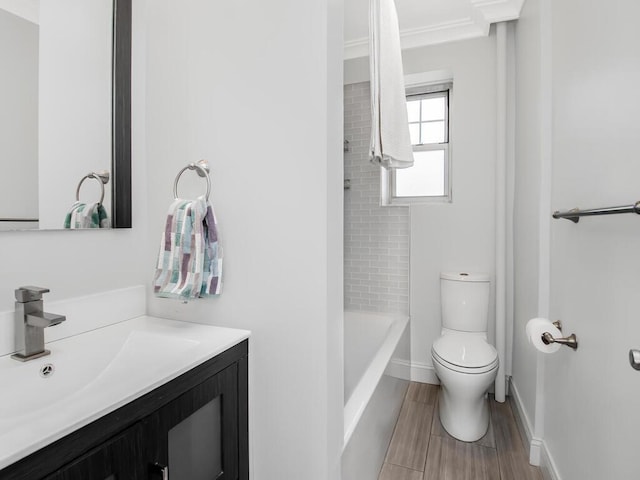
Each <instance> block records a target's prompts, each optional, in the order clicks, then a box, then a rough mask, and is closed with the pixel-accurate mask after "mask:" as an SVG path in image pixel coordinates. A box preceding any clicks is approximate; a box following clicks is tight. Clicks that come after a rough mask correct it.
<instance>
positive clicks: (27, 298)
mask: <svg viewBox="0 0 640 480" xmlns="http://www.w3.org/2000/svg"><path fill="white" fill-rule="evenodd" d="M50 291H51V290H49V289H48V288H44V287H34V286H26V287H20V288H17V289H16V291H15V294H16V301H18V302H22V303H24V302H33V301H35V300H42V294H43V293H47V292H50Z"/></svg>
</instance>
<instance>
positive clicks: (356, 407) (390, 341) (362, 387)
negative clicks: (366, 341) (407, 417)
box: [342, 316, 409, 451]
mask: <svg viewBox="0 0 640 480" xmlns="http://www.w3.org/2000/svg"><path fill="white" fill-rule="evenodd" d="M408 324H409V317H408V316H407V317H396V319H395V320H394V323H393V324H392V325H391V327H390V331H389V334H388V335H387V337H386V339H385V341H384V344H383V345H382V347H381V348H380V350H379V353H378V354H377V355H376V357H375V358H374V359H373V361H372V362H371V365H370V366H369V368H368V369H367V371H366V372H365V374H364V376H363V377H362V378H361V379H360V381H359V382H358V384H357V386H356V388H355V390H354V391H359V392H361V393H362V394H361V395H352V396H351V398H349V400H348V401H347V404H346V405H345V407H344V443H343V447H342V448H343V451H344V448H346V446H347V444H348V443H349V440H350V439H351V436H352V435H353V432H354V430H355V428H356V426H357V425H358V422H359V421H360V418H361V417H362V414H363V413H364V410H365V408H366V407H367V403H368V401H369V398H371V396H372V395H373V392H374V391H375V389H376V387H377V385H378V381H379V379H380V378H381V377H382V375H383V374H384V372H385V370H386V369H387V365H388V364H389V362H390V360H391V357H392V355H393V352H394V351H395V349H396V345H397V344H398V342H399V340H400V337H401V336H402V334H403V333H404V331H405V329H406V328H407V325H408Z"/></svg>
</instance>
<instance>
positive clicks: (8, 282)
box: [0, 0, 152, 314]
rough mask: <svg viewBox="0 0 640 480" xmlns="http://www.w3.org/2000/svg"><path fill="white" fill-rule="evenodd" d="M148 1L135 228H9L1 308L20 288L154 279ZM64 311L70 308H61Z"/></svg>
mask: <svg viewBox="0 0 640 480" xmlns="http://www.w3.org/2000/svg"><path fill="white" fill-rule="evenodd" d="M144 4H145V3H144V0H136V1H135V2H134V19H133V21H134V28H133V32H134V34H133V35H134V37H133V79H132V81H133V90H134V94H133V105H132V110H133V118H132V121H133V145H132V156H133V172H132V175H133V185H134V187H133V225H134V227H133V228H132V229H130V230H109V231H74V232H69V231H58V232H43V231H38V232H3V233H1V234H0V252H2V253H0V262H1V263H2V270H1V271H2V274H0V311H8V310H12V309H13V302H14V295H13V291H14V289H15V288H17V287H19V286H21V285H38V286H44V287H49V288H51V293H48V294H47V295H46V296H45V306H46V305H47V301H54V300H60V299H66V298H71V297H77V296H80V295H85V294H89V293H95V292H101V291H104V290H110V289H115V288H121V287H126V286H131V285H139V284H148V282H149V281H150V279H151V278H152V274H151V272H149V268H148V266H147V264H146V262H145V254H144V252H146V251H148V242H147V220H146V216H147V215H146V214H147V209H146V205H147V200H146V195H147V186H146V185H147V184H146V166H145V151H144V150H145V143H144V115H145V108H144V100H145V98H144V89H145V86H144V70H141V68H143V66H144V18H143V16H144ZM56 313H61V314H64V313H65V312H56Z"/></svg>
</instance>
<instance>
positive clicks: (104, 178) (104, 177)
mask: <svg viewBox="0 0 640 480" xmlns="http://www.w3.org/2000/svg"><path fill="white" fill-rule="evenodd" d="M109 176H110V175H109V172H108V171H107V170H101V171H99V172H90V173H87V174H86V175H85V176H84V177H82V178H81V179H80V183H78V188H76V201H77V202H79V201H80V187H82V182H84V181H85V180H86V179H87V178H95V179H96V180H98V182H100V189H101V193H100V202H99V203H100V205H102V202H103V201H104V186H105V185H106V184H107V183H109Z"/></svg>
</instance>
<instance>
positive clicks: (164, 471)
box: [151, 462, 169, 480]
mask: <svg viewBox="0 0 640 480" xmlns="http://www.w3.org/2000/svg"><path fill="white" fill-rule="evenodd" d="M151 470H152V471H153V472H154V473H159V474H161V475H162V480H169V467H167V466H166V465H161V464H160V463H158V462H156V463H154V464H153V465H151Z"/></svg>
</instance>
